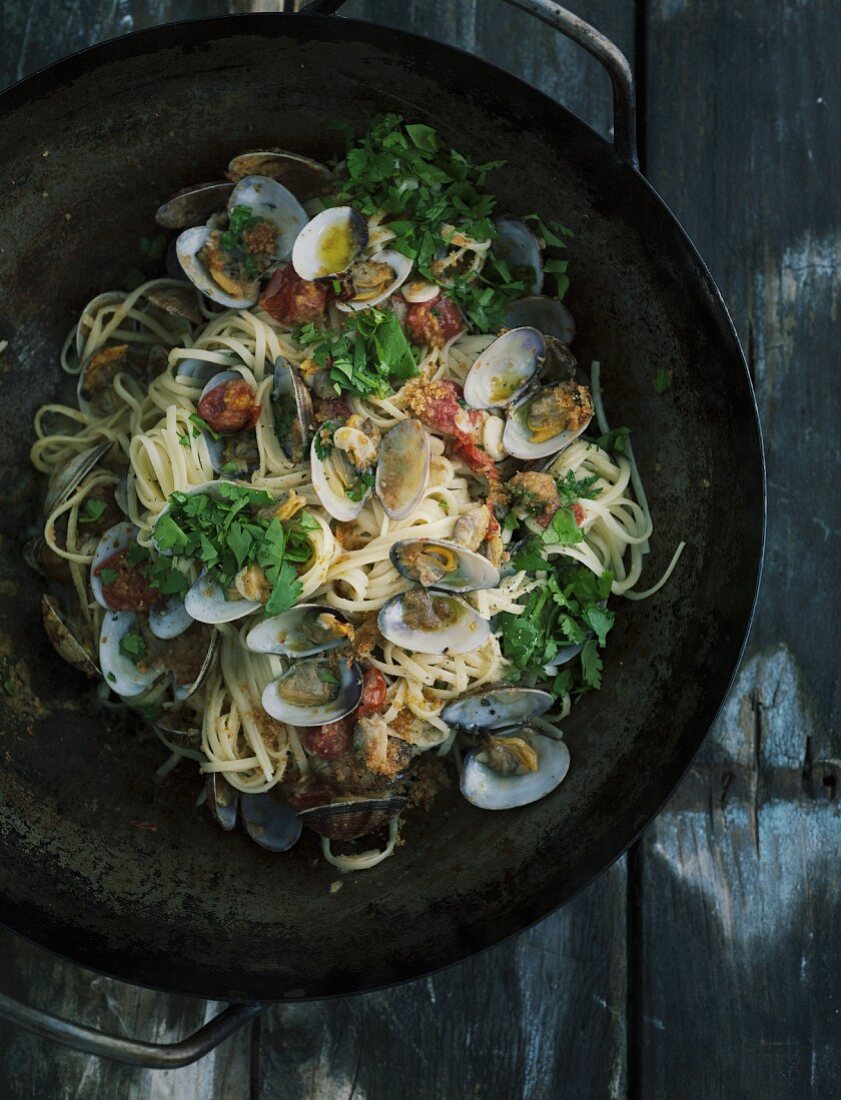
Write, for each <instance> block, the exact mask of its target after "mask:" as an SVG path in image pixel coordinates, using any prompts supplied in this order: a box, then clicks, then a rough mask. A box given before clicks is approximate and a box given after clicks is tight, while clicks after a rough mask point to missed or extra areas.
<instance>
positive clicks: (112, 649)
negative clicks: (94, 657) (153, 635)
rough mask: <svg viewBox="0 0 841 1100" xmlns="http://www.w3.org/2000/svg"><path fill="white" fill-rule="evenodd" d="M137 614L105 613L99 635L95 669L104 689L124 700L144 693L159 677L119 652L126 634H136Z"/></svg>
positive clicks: (161, 674)
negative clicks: (108, 688) (97, 658)
mask: <svg viewBox="0 0 841 1100" xmlns="http://www.w3.org/2000/svg"><path fill="white" fill-rule="evenodd" d="M136 625H137V612H135V611H109V612H107V614H106V615H105V618H104V619H103V620H102V628H101V630H100V632H99V667H100V668H101V669H102V676H103V678H104V680H105V682H106V683H107V684H108V686H109V687H110V688H111V690H112V691H113V692H116V694H117V695H121V696H122V697H123V698H124V699H132V698H135V697H136V696H138V695H142V694H143V693H144V692H145V691H148V690H149V688H150V687H152V685H153V684H155V683H156V682H157V681H158V680H159V679H160V678H161V677H162V676H163V675H164V671H163V670H162V669H160V668H143V667H140V666H139V665H137V664H135V663H134V661H133V660H132V659H131V658H130V657H127V656H126V655H125V654H124V653H122V652H121V651H120V642H121V641H122V640H123V638H124V637H125V636H126V634H129V633H132V632H134V631H135V630H136Z"/></svg>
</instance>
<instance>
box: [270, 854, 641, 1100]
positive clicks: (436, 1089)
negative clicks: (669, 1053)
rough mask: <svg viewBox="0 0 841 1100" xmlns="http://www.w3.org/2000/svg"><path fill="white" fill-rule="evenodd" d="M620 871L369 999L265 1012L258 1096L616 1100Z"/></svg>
mask: <svg viewBox="0 0 841 1100" xmlns="http://www.w3.org/2000/svg"><path fill="white" fill-rule="evenodd" d="M625 896H626V877H625V866H624V862H623V863H619V864H616V865H615V866H614V867H612V868H611V870H610V871H609V872H607V874H605V875H603V876H602V877H601V878H600V879H599V880H598V881H597V882H596V883H594V884H593V885H592V886H591V887H590V888H589V889H588V890H587V891H586V892H585V893H583V894H581V895H580V896H579V897H578V898H576V899H575V900H574V901H573V902H572V903H571V904H570V905H569V906H567V907H566V908H565V909H563V910H561V911H560V912H558V913H556V914H554V915H553V916H552V917H549V918H548V919H547V920H545V921H543V922H542V923H541V924H540V925H538V926H537V927H536V928H534V929H532V930H531V931H529V932H527V933H525V935H523V936H520V937H519V938H518V939H517V940H516V941H514V942H513V943H509V944H504V945H502V946H501V947H498V948H495V949H494V950H492V951H489V952H487V953H486V954H484V955H482V956H480V957H479V958H474V959H471V960H470V961H468V962H466V963H463V964H461V965H460V966H457V967H453V968H451V969H450V970H447V971H445V972H443V973H441V974H437V975H435V976H433V977H431V978H427V979H425V980H423V981H420V982H415V983H413V984H412V985H409V986H403V987H400V988H397V989H394V990H387V991H385V992H382V993H370V994H367V995H365V996H362V997H353V998H348V999H345V1000H341V1001H322V1002H316V1003H312V1004H309V1005H296V1006H291V1007H284V1008H275V1009H272V1010H271V1011H269V1012H268V1013H267V1014H266V1017H265V1019H264V1024H263V1035H262V1043H261V1052H262V1058H261V1070H260V1080H261V1085H262V1091H261V1095H263V1096H265V1097H274V1096H282V1097H283V1098H284V1100H304V1098H306V1100H340V1098H341V1100H351V1098H361V1097H377V1098H380V1097H381V1098H382V1100H389V1098H391V1097H398V1096H405V1095H408V1096H411V1097H412V1100H461V1098H463V1097H471V1098H476V1100H482V1098H487V1100H501V1098H503V1097H504V1098H505V1100H514V1098H520V1097H521V1098H523V1100H565V1098H569V1100H587V1098H589V1097H593V1098H594V1100H595V1098H596V1097H598V1098H608V1097H609V1098H611V1100H614V1098H616V1100H618V1098H620V1097H624V1096H625V1023H624V1009H625V999H626V988H625Z"/></svg>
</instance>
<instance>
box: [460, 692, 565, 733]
mask: <svg viewBox="0 0 841 1100" xmlns="http://www.w3.org/2000/svg"><path fill="white" fill-rule="evenodd" d="M553 702H554V699H553V697H552V696H551V695H550V694H549V692H548V691H542V690H541V689H540V688H526V687H517V686H514V685H512V686H502V687H493V688H486V689H484V690H482V691H476V692H473V693H472V694H470V695H463V696H462V697H461V698H460V699H454V700H453V702H452V703H448V704H447V705H446V706H445V707H444V709H443V710H442V711H441V720H442V721H444V722H446V723H447V725H448V726H458V727H459V729H464V730H477V729H482V730H496V729H504V728H505V727H506V726H514V725H517V724H518V723H520V722H525V721H527V720H528V719H530V718H538V717H539V716H540V715H541V714H545V713H546V711H547V710H549V708H550V707H551V706H552V704H553Z"/></svg>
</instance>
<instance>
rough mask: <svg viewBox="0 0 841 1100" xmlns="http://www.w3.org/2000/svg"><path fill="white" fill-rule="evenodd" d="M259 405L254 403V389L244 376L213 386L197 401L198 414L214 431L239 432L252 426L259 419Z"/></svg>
mask: <svg viewBox="0 0 841 1100" xmlns="http://www.w3.org/2000/svg"><path fill="white" fill-rule="evenodd" d="M260 412H261V409H260V406H259V405H255V403H254V390H253V389H252V388H251V386H250V385H249V384H248V383H247V382H246V381H245V379H244V378H236V379H234V380H233V381H231V382H223V383H222V385H221V386H215V387H214V388H213V389H212V390H210V391H209V392H208V393H206V394H205V395H204V397H203V398H202V399H201V401H199V416H200V417H201V418H202V420H205V421H207V423H208V424H209V425H210V427H211V428H212V429H213V430H214V432H224V433H230V432H241V431H243V429H245V428H253V427H254V425H255V424H256V423H257V421H258V420H259V419H260Z"/></svg>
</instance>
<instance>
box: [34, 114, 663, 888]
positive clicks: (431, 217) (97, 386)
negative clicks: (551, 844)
mask: <svg viewBox="0 0 841 1100" xmlns="http://www.w3.org/2000/svg"><path fill="white" fill-rule="evenodd" d="M498 166H499V164H498V163H497V164H494V163H491V164H486V165H475V164H472V163H470V162H469V161H468V160H467V159H466V158H464V157H463V156H461V155H460V154H459V153H458V152H456V151H455V150H453V149H451V148H449V147H448V146H446V145H445V143H444V142H443V141H442V140H441V139H440V137H439V136H438V135H437V134H436V132H435V131H434V130H432V129H430V128H429V127H427V126H423V125H405V124H404V123H403V122H402V120H401V119H400V118H398V117H397V116H394V115H390V116H383V117H381V118H379V119H377V120H375V121H374V123H373V124H372V125H371V127H370V129H369V130H368V132H367V133H366V134H364V135H363V136H362V137H361V138H353V137H350V138H349V142H348V150H347V153H346V156H345V157H344V159H343V160H342V161H341V162H339V163H338V164H336V165H334V166H332V167H328V166H326V165H322V164H318V163H316V162H315V161H311V160H309V159H308V158H306V157H303V156H301V155H299V154H297V153H292V152H283V151H262V152H261V151H257V152H249V153H244V154H242V155H241V156H238V157H235V158H234V160H233V161H231V163H230V164H229V166H228V172H227V179H226V180H224V181H220V182H218V183H213V184H204V185H199V186H195V187H188V188H186V189H185V190H184V191H181V192H179V193H178V194H177V195H175V196H174V197H173V198H172V199H170V200H169V201H167V202H165V203H164V204H163V205H162V206H161V207H160V208H159V210H158V211H157V215H156V220H157V222H158V224H159V225H160V226H161V227H163V228H165V229H167V230H173V231H175V232H174V233H173V235H172V240H171V244H170V251H169V254H168V258H167V270H168V274H167V276H166V277H162V278H154V279H143V280H142V281H139V285H135V286H134V287H133V288H132V289H130V290H120V291H106V292H105V293H103V294H100V295H99V296H98V297H97V298H95V299H94V300H93V301H92V302H91V303H90V304H89V305H88V306H87V307H86V308H85V309H84V311H83V313H82V316H81V318H80V320H79V322H78V325H77V326H76V327H75V328H74V330H73V331H72V332H71V334H70V336H69V337H68V340H67V343H66V345H65V347H64V350H63V354H62V367H63V368H64V370H65V371H66V372H68V373H70V374H74V375H77V376H78V377H77V390H76V402H75V404H72V405H60V404H50V405H46V406H44V407H43V408H41V409H40V410H39V412H38V414H37V417H36V422H35V431H36V435H37V439H36V442H35V444H34V446H33V448H32V461H33V463H34V464H35V466H36V467H37V469H38V470H40V471H42V472H43V473H44V474H45V475H47V476H48V478H49V484H48V488H47V498H46V502H45V514H46V519H45V523H44V526H43V531H42V532H40V533H39V535H38V536H37V537H36V538H35V539H33V540H32V542H31V543H30V544H29V547H28V554H29V557H30V560H31V562H32V564H33V565H34V566H35V567H36V568H38V569H39V570H40V571H41V572H42V573H43V574H44V576H45V578H46V581H47V588H48V591H47V593H46V594H45V595H44V598H43V616H44V624H45V627H46V630H47V633H48V635H49V637H50V639H51V641H52V643H53V645H54V646H55V648H56V649H57V650H58V652H59V653H60V654H61V656H63V657H64V658H65V659H66V660H68V661H69V662H70V663H71V664H73V665H74V666H75V667H76V668H78V669H80V670H81V671H82V672H83V673H85V674H86V675H88V676H90V677H94V678H96V679H97V681H98V683H99V692H100V695H101V698H102V700H103V703H104V704H105V705H125V706H128V707H131V708H134V710H135V711H136V712H137V714H138V715H139V716H141V717H142V718H143V719H144V720H145V721H146V722H148V723H150V724H151V725H152V726H153V728H154V729H155V731H156V732H157V734H158V736H159V738H160V740H161V741H162V742H163V744H164V745H165V746H166V747H167V749H168V750H169V752H170V754H171V755H170V757H169V759H168V761H167V763H166V764H165V765H164V768H163V769H162V770H167V769H168V768H170V767H173V766H174V765H175V764H176V763H178V761H180V760H183V759H187V760H190V761H195V763H196V764H197V765H198V767H199V770H200V772H201V773H202V775H203V777H204V779H205V789H206V794H207V802H208V806H209V808H210V811H211V814H212V816H213V818H214V819H215V820H216V821H217V823H218V824H220V825H221V826H222V827H223V828H225V829H230V828H233V827H234V826H235V824H236V822H237V821H238V820H241V821H242V823H243V825H244V827H245V829H246V830H247V832H248V833H249V835H250V836H251V837H252V839H254V840H255V841H256V842H257V843H259V844H261V845H262V846H263V847H266V848H269V849H271V850H274V851H285V850H287V849H289V848H290V847H291V846H292V845H293V844H294V843H295V842H296V841H297V839H298V837H299V835H300V833H301V830H302V827H303V826H308V827H309V828H310V829H312V830H313V831H314V832H316V833H317V834H319V835H320V836H321V837H322V845H323V850H324V854H325V857H326V858H327V859H328V860H330V861H331V862H332V863H334V864H335V865H336V866H338V867H340V868H342V869H344V870H355V869H362V868H365V867H370V866H373V865H374V864H376V863H378V862H380V861H381V860H382V859H384V858H385V857H386V856H388V855H390V854H391V853H392V852H393V850H394V847H395V844H396V842H397V839H398V829H399V821H400V816H401V814H402V813H403V811H404V810H407V811H411V810H412V808H413V807H418V806H420V807H423V806H428V805H429V804H430V803H431V802H432V801H433V799H434V797H435V795H436V793H437V792H438V791H439V790H440V789H441V788H442V787H445V786H448V785H450V784H451V783H455V782H457V783H458V784H459V786H460V789H461V792H462V793H463V795H464V796H465V797H466V798H467V799H468V800H469V801H470V802H472V803H473V804H474V805H476V806H477V807H480V808H482V809H487V810H500V809H507V808H511V807H515V806H521V805H524V804H526V803H528V802H533V801H535V800H536V799H539V798H542V797H544V796H546V795H548V794H549V793H550V792H551V791H553V790H554V789H555V788H556V787H557V786H558V784H559V783H561V782H562V780H563V779H564V776H565V775H566V773H567V770H568V768H569V764H570V755H569V751H568V749H567V746H566V744H565V743H564V741H563V738H562V732H561V728H560V725H559V723H561V722H562V721H563V719H564V718H565V717H566V715H567V714H568V712H569V709H570V707H571V705H572V702H573V700H575V699H576V698H577V697H578V696H579V695H580V694H581V693H582V692H584V691H587V690H590V689H598V688H599V687H600V686H601V670H602V660H601V656H600V654H601V650H602V648H603V647H604V646H605V644H606V641H607V637H608V634H609V632H610V629H611V626H612V623H613V619H614V614H615V613H616V612H615V611H614V608H613V606H612V601H611V597H623V596H624V597H626V598H641V597H643V596H646V595H648V594H650V593H651V592H652V591H654V590H656V588H657V587H659V584H661V583H663V581H664V580H665V579H666V577H667V576H668V573H669V572H670V571H671V568H673V566H674V564H675V561H676V560H677V556H678V555H679V553H680V550H681V548H682V547H678V550H677V553H676V554H675V557H674V559H673V561H672V565H671V566H670V567H669V570H667V573H666V575H665V576H664V577H663V578H661V580H660V581H659V582H658V583H657V584H656V585H655V586H654V587H653V588H650V589H649V590H648V591H647V592H640V591H639V590H638V589H639V582H640V576H641V572H642V567H643V560H644V555H645V554H646V552H647V550H648V542H649V539H650V537H651V534H652V526H651V518H650V515H649V511H648V507H647V504H646V500H645V496H644V493H643V490H642V485H641V483H640V480H639V475H638V473H637V469H636V466H635V464H634V459H633V452H632V449H631V444H630V440H629V438H628V432H627V430H626V429H618V430H615V431H613V432H611V431H609V430H608V426H607V424H606V423H605V419H604V411H603V408H602V403H601V397H600V386H599V365H598V364H597V363H593V364H591V365H589V368H588V369H589V373H585V372H584V371H583V370H582V369H581V368H580V367H579V365H578V364H577V363H576V360H575V356H574V354H573V352H572V350H571V348H570V344H571V343H572V341H573V337H574V335H575V328H574V322H573V319H572V317H571V315H570V313H569V311H568V310H567V309H566V307H565V306H564V305H563V303H562V301H561V298H562V296H563V293H564V291H565V289H566V283H567V276H566V260H565V259H564V257H563V246H564V243H565V239H566V236H567V231H566V230H564V229H563V228H562V227H560V226H558V225H557V224H554V223H552V224H545V223H544V222H543V221H542V220H541V218H540V217H538V216H536V215H528V214H525V216H521V215H522V214H523V212H518V213H498V212H497V211H496V210H495V202H494V198H493V196H492V193H491V192H490V191H489V190H488V189H487V184H486V178H487V176H488V174H489V173H490V172H492V170H493V169H494V168H496V167H498ZM161 244H162V245H165V239H162V241H161ZM619 613H621V611H620V612H619ZM371 834H375V835H374V837H373V839H371Z"/></svg>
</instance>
